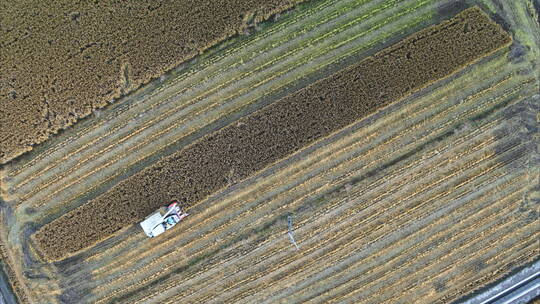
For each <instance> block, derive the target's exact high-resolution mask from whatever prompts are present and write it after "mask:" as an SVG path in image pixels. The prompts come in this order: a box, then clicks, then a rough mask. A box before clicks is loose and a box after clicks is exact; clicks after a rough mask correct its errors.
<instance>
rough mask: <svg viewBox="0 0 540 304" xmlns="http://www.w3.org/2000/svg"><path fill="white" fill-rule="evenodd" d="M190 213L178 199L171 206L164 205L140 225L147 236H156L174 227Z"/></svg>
mask: <svg viewBox="0 0 540 304" xmlns="http://www.w3.org/2000/svg"><path fill="white" fill-rule="evenodd" d="M188 215H189V214H187V213H185V212H184V211H182V208H181V207H180V204H179V203H178V202H177V201H173V202H172V203H171V204H170V205H169V206H167V207H165V206H163V207H161V208H159V209H158V210H157V211H156V212H154V213H152V214H151V215H149V216H147V217H146V218H145V219H144V221H142V222H141V223H140V225H141V227H142V229H143V230H144V233H146V235H147V236H149V237H156V236H158V235H160V234H162V233H163V232H165V231H167V230H169V229H171V228H172V227H174V226H175V225H176V224H178V223H179V222H180V221H182V220H183V219H184V218H185V217H186V216H188Z"/></svg>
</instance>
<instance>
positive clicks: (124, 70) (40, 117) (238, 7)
mask: <svg viewBox="0 0 540 304" xmlns="http://www.w3.org/2000/svg"><path fill="white" fill-rule="evenodd" d="M296 2H299V1H298V0H256V1H253V0H251V1H248V0H239V1H226V0H225V1H213V0H202V1H187V0H181V1H159V2H155V1H132V2H128V3H125V2H123V1H100V2H96V3H94V2H91V1H83V2H77V3H76V2H70V1H67V2H65V1H64V2H50V1H35V0H25V1H2V2H1V3H0V36H1V37H2V41H0V126H2V127H1V128H0V163H6V162H7V161H9V160H11V159H13V158H14V157H17V156H18V155H20V154H22V153H24V152H26V151H28V150H31V149H32V146H33V145H35V144H37V143H41V142H43V141H45V140H46V139H47V138H48V137H49V136H50V135H51V134H52V133H56V132H57V131H58V130H60V129H62V128H66V127H67V126H69V125H71V124H73V123H75V122H76V121H77V120H78V119H80V118H82V117H85V116H88V115H89V114H91V113H92V110H93V109H96V108H100V107H103V106H105V105H106V104H107V102H110V101H111V100H112V99H114V98H118V97H119V96H120V95H121V94H122V93H125V92H127V91H129V90H132V89H134V88H136V87H138V86H140V85H141V84H143V83H146V82H148V81H149V80H150V79H152V78H155V77H159V76H160V75H162V74H163V73H164V72H166V71H167V70H170V69H172V68H174V67H175V66H177V65H178V64H179V63H181V62H183V61H186V60H188V59H190V58H192V57H194V56H195V55H197V54H199V53H200V52H201V51H203V50H205V49H207V48H209V47H211V46H212V45H215V44H216V43H218V42H220V41H223V40H225V39H226V38H228V37H230V36H232V35H234V34H236V33H238V32H241V31H243V30H244V29H245V28H246V27H247V26H248V25H250V24H253V23H255V22H259V21H262V20H264V19H266V18H269V17H270V16H271V15H273V14H275V13H278V12H281V11H283V10H285V9H287V8H289V7H291V6H292V5H293V3H296Z"/></svg>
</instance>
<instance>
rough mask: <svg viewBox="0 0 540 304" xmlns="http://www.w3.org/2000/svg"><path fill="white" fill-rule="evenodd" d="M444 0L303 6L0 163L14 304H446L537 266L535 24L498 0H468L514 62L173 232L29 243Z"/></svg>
mask: <svg viewBox="0 0 540 304" xmlns="http://www.w3.org/2000/svg"><path fill="white" fill-rule="evenodd" d="M447 2H449V1H435V0H406V1H397V0H395V1H394V0H392V1H382V0H344V1H338V0H322V1H313V2H312V3H309V2H308V3H306V4H305V5H302V6H300V8H299V9H298V10H295V11H293V12H291V13H289V14H287V15H285V16H282V17H281V18H280V19H279V20H278V21H277V22H275V23H273V24H265V25H264V26H263V27H262V28H261V29H260V30H258V31H257V32H255V33H254V34H251V35H249V36H242V37H238V38H235V39H234V41H232V42H231V43H230V44H229V45H228V46H226V47H224V48H223V49H216V50H212V51H211V52H210V53H208V54H205V55H204V56H203V57H202V58H200V60H198V61H196V62H193V63H190V64H188V65H186V66H185V67H184V68H183V69H178V70H176V71H173V72H172V73H170V74H169V75H165V76H164V77H163V79H161V80H159V81H155V82H153V83H151V84H149V85H148V86H146V87H144V88H142V89H140V90H139V91H137V92H135V93H134V94H132V95H130V96H128V97H127V98H126V100H125V101H123V102H122V103H118V104H115V105H112V106H111V107H110V108H108V109H105V110H103V111H102V112H100V113H96V117H94V118H92V119H89V120H87V121H83V122H82V123H81V124H80V125H76V126H75V127H74V128H72V129H71V130H68V131H67V132H65V133H63V134H60V135H59V136H57V137H56V138H54V139H52V140H51V142H50V143H48V144H46V145H44V146H43V147H39V148H37V149H36V150H35V151H33V152H31V153H29V154H28V155H27V156H25V157H23V158H21V159H20V160H19V161H16V162H12V163H10V164H8V165H6V166H4V167H3V168H2V171H1V172H0V180H1V181H2V182H1V194H2V196H1V199H2V203H3V202H5V206H3V207H2V209H1V211H2V222H1V224H2V225H0V227H1V229H0V240H1V241H2V244H3V245H4V244H6V245H7V246H5V247H6V251H7V254H6V255H7V257H8V258H9V263H10V264H11V265H13V266H14V267H12V268H13V269H14V270H15V271H16V272H17V273H18V277H19V281H21V283H23V284H24V286H25V288H24V291H19V293H21V292H22V293H24V294H25V296H26V300H25V301H23V302H36V303H179V302H181V303H276V302H278V303H279V302H282V303H283V302H286V303H304V302H307V303H411V302H413V301H414V302H418V303H448V302H452V301H455V300H458V299H460V298H461V297H463V296H466V295H468V294H470V293H471V292H473V291H474V290H476V289H478V288H481V287H482V286H485V285H486V284H489V283H490V282H493V281H495V280H497V279H499V278H502V277H503V276H504V275H505V274H507V273H510V272H511V271H512V270H513V269H515V268H516V267H518V266H520V265H525V264H526V263H529V262H530V261H532V260H535V259H538V258H539V257H540V252H539V250H538V247H537V239H538V238H539V237H540V232H538V231H537V229H536V230H535V228H534V227H538V225H539V224H540V223H539V220H538V217H537V216H535V214H537V212H538V203H537V202H535V201H534V200H533V198H534V197H535V195H537V191H538V189H535V188H534V186H535V185H534V183H533V182H532V181H534V180H538V178H540V177H539V176H538V172H537V170H536V171H535V170H534V168H537V167H538V166H540V164H537V160H536V158H535V151H536V150H535V147H534V146H533V145H532V144H531V143H532V142H533V141H532V138H534V137H533V136H534V135H533V134H531V131H530V128H529V125H528V121H527V120H526V119H525V118H526V117H530V116H534V115H536V113H534V111H538V109H536V108H534V104H535V103H537V102H538V100H539V99H540V96H538V91H539V90H540V84H539V83H538V75H537V74H536V73H537V72H535V71H533V70H531V69H530V66H531V64H538V58H537V54H538V50H537V49H535V48H534V47H532V46H534V43H536V42H534V41H535V39H534V38H535V37H536V36H535V35H537V33H535V32H534V31H531V32H526V31H522V32H517V33H515V32H514V31H515V30H514V28H515V27H519V26H521V25H523V24H528V25H529V26H534V25H531V24H533V23H531V22H532V21H531V20H529V19H531V18H532V17H534V15H530V12H529V13H527V12H528V11H527V7H528V6H527V4H524V5H521V4H519V3H516V4H503V5H500V6H497V5H494V3H493V2H492V1H491V0H479V1H478V4H480V5H481V7H482V9H484V10H489V9H493V10H494V11H493V12H496V13H497V14H498V15H499V16H503V18H505V21H506V22H507V23H508V24H509V26H510V30H511V33H512V36H513V39H514V41H515V42H516V41H517V43H521V44H525V45H528V46H531V48H530V50H529V51H528V52H525V53H524V54H522V55H520V56H521V57H520V58H518V59H519V60H516V59H512V58H511V57H512V56H514V55H512V54H514V53H515V52H514V47H515V45H513V46H512V47H510V49H504V50H500V51H498V52H497V53H495V54H493V55H491V56H489V57H487V58H484V59H482V60H480V61H479V62H477V63H475V64H474V65H472V66H470V67H467V68H465V69H464V70H462V71H460V72H458V73H457V74H455V75H452V76H451V77H449V78H447V79H444V80H441V81H439V82H437V83H435V84H433V85H431V86H430V87H428V88H426V89H424V90H422V91H421V92H419V93H417V94H414V95H413V96H410V97H408V98H406V99H405V100H402V101H399V102H397V103H395V104H392V105H390V106H388V107H387V108H384V109H383V110H381V111H380V112H378V113H375V114H374V115H371V116H370V117H367V118H366V119H364V120H362V121H358V122H356V123H354V124H353V125H350V126H348V127H346V128H345V129H343V130H340V131H337V132H335V133H333V134H331V135H330V136H328V137H327V138H323V139H321V140H319V141H317V142H315V143H314V144H312V145H311V146H309V147H305V148H304V149H302V150H300V151H298V152H296V153H295V154H293V155H291V156H289V157H287V158H285V159H283V160H281V161H279V162H278V163H276V164H273V165H272V166H270V167H268V168H265V169H263V170H262V171H261V172H257V173H256V174H255V175H254V176H251V177H249V178H248V179H246V180H244V181H240V182H236V181H232V182H231V183H230V187H229V188H228V189H225V190H223V191H220V192H218V193H215V194H213V195H211V196H210V197H208V198H206V199H204V200H202V201H199V202H194V204H192V205H191V207H190V209H189V210H188V211H189V212H190V214H191V215H190V216H189V217H188V218H187V219H186V221H184V222H183V223H181V224H179V225H178V227H175V229H174V233H166V237H163V238H156V239H148V238H146V237H145V236H144V235H143V234H142V233H141V231H140V229H138V228H139V227H135V226H132V227H126V228H125V229H124V230H122V231H120V232H119V233H117V234H116V235H114V236H113V237H112V238H111V239H108V240H106V241H103V242H101V243H98V244H96V245H95V246H92V247H91V248H87V249H86V250H83V251H82V252H79V253H78V254H76V255H74V256H73V257H70V258H67V259H65V260H62V261H58V262H54V263H49V262H47V261H44V260H43V259H42V257H41V255H40V254H39V252H36V251H35V250H36V249H35V246H34V245H35V244H34V240H33V239H32V234H33V233H34V232H35V231H36V230H37V229H39V227H41V226H42V225H43V224H46V223H47V222H50V221H52V220H54V219H56V218H58V217H59V216H61V215H62V214H64V213H66V212H68V211H70V210H72V209H75V208H76V207H78V206H80V205H81V204H83V203H85V202H86V201H87V200H89V199H92V198H95V197H97V196H99V195H100V194H101V193H103V192H104V191H106V190H107V189H109V188H110V187H112V186H113V185H115V184H117V183H119V182H121V181H122V180H124V179H126V178H128V177H130V176H132V175H133V174H135V173H136V172H139V171H140V170H142V169H144V168H145V167H147V166H149V165H151V164H152V163H154V162H155V161H156V160H158V159H160V158H162V157H165V156H167V155H169V154H171V153H173V152H174V151H177V150H179V149H181V148H183V147H185V146H187V145H189V144H190V143H191V142H193V141H194V140H196V139H197V138H200V137H201V136H204V135H205V134H208V133H210V132H212V131H213V130H216V129H219V128H221V127H223V126H225V125H227V124H230V123H234V121H235V120H237V119H238V118H239V117H242V116H244V115H246V114H248V113H250V112H251V111H253V110H254V109H258V108H260V107H262V106H264V105H266V104H269V103H271V102H273V101H275V100H277V99H279V98H280V97H281V96H284V95H286V94H288V93H290V92H293V91H295V90H297V89H298V88H299V87H302V86H305V84H308V83H311V82H313V81H315V80H317V79H320V78H322V77H326V76H325V75H328V73H330V72H331V71H333V70H332V68H333V67H340V68H343V67H345V66H347V65H349V64H351V63H353V62H355V61H357V60H359V59H361V58H364V57H366V56H368V55H370V54H372V53H373V52H375V51H376V50H378V49H380V48H382V46H386V45H388V44H389V43H391V42H392V41H396V40H399V39H400V38H402V37H403V36H404V35H406V34H410V33H412V32H415V31H417V30H418V29H420V28H422V27H425V26H426V25H428V24H433V23H435V22H436V19H437V18H446V17H448V16H446V15H444V13H443V15H440V14H441V12H443V11H444V10H443V9H441V6H444V4H445V3H447ZM525 2H526V1H525ZM524 117H525V118H524ZM535 191H536V192H535ZM535 193H536V194H535ZM535 212H536V213H535ZM287 216H292V218H293V230H294V232H293V233H294V238H295V240H296V242H297V243H298V245H299V250H296V249H295V247H294V245H293V244H291V242H290V241H289V238H288V236H287V234H286V233H287ZM22 269H24V270H25V271H24V272H23V270H22Z"/></svg>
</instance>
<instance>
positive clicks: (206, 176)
mask: <svg viewBox="0 0 540 304" xmlns="http://www.w3.org/2000/svg"><path fill="white" fill-rule="evenodd" d="M510 40H511V39H510V37H509V36H508V35H507V34H506V33H505V32H504V31H502V29H501V28H500V27H499V26H498V25H496V24H495V23H493V22H491V21H490V20H489V18H488V17H487V16H486V15H485V14H484V13H482V12H481V11H480V10H479V9H477V8H472V9H468V10H465V11H463V12H462V13H460V14H459V15H457V16H456V17H454V18H452V19H450V20H448V21H445V22H443V23H441V24H439V25H437V26H432V27H430V28H428V29H425V30H423V31H420V32H418V33H416V34H415V35H412V36H411V37H409V38H407V39H405V40H403V41H401V42H399V43H397V44H395V45H394V46H392V47H390V48H388V49H385V50H383V51H381V52H379V53H378V54H376V55H374V56H372V57H369V58H367V59H365V60H363V61H361V62H359V63H357V64H356V65H354V66H352V67H350V68H348V69H346V70H343V71H341V72H339V73H336V74H334V75H332V76H331V77H329V78H326V79H323V80H321V81H319V82H317V83H315V84H313V85H311V86H309V87H307V88H305V89H303V90H301V91H298V92H296V93H293V94H291V95H289V96H287V97H285V98H283V99H281V100H280V101H278V102H276V103H274V104H271V105H270V106H267V107H266V108H263V109H262V110H260V111H258V112H255V113H254V114H252V115H249V116H247V117H245V118H243V119H241V120H240V121H239V122H238V123H237V124H234V125H231V126H228V127H225V128H223V129H221V130H220V131H218V132H216V133H214V134H211V135H209V136H206V137H204V138H203V139H201V140H199V141H197V142H195V143H194V144H192V145H191V146H189V147H187V148H185V149H183V150H181V151H178V152H177V153H175V154H173V155H172V156H171V157H168V158H166V159H164V160H161V161H160V162H158V163H156V164H155V165H153V166H151V167H149V168H147V169H145V170H144V171H142V172H141V173H139V174H137V175H135V176H133V177H131V178H129V179H127V180H125V181H124V182H122V183H121V184H119V185H117V186H116V187H114V188H113V189H111V190H110V191H109V192H107V193H106V194H104V195H102V196H100V197H98V198H97V199H95V200H93V201H90V202H88V203H87V204H85V205H83V206H82V207H80V208H78V209H76V210H74V211H72V212H70V213H68V214H66V215H64V216H62V217H60V218H58V219H57V220H55V221H53V222H52V223H49V224H47V225H45V226H44V227H43V228H42V229H41V230H40V231H39V232H38V233H37V234H36V235H35V237H36V240H37V241H38V244H39V246H40V247H41V249H42V250H43V252H44V253H45V255H46V256H47V257H48V258H50V259H59V258H62V257H65V256H66V255H69V254H71V253H74V252H76V251H78V250H80V249H82V248H84V247H86V246H89V245H91V244H93V243H95V242H97V241H99V240H101V239H103V238H106V237H107V236H109V235H111V234H112V233H114V232H116V231H118V230H119V229H121V228H122V227H125V226H126V224H129V223H136V222H138V221H139V220H141V219H142V218H143V217H144V216H145V215H147V214H148V213H149V212H151V211H153V210H154V209H155V208H156V207H158V206H160V205H161V204H163V202H165V201H168V200H170V199H171V198H175V199H178V200H180V201H182V202H184V203H186V204H187V205H189V204H190V203H193V202H196V201H198V200H200V199H202V198H204V197H206V196H207V195H208V194H210V193H212V192H214V191H216V190H219V189H221V188H223V187H225V186H227V184H228V183H229V182H231V181H237V180H240V179H243V178H245V177H247V176H249V175H251V174H253V173H254V172H255V171H257V170H260V169H262V168H264V167H266V166H268V165H269V164H271V163H273V162H275V161H277V160H279V159H281V158H283V157H284V156H286V155H289V154H291V153H294V152H295V151H298V150H299V149H301V148H302V147H304V146H306V145H308V144H310V143H312V142H314V141H315V140H317V139H319V138H321V137H324V136H327V135H329V134H330V133H332V132H334V131H336V130H338V129H341V128H343V127H344V126H346V125H348V124H350V123H352V122H354V121H355V120H357V119H359V118H362V117H364V116H366V115H367V114H370V113H373V112H374V111H376V110H377V109H379V108H381V107H383V106H385V105H388V104H389V103H391V102H393V101H396V100H399V99H401V98H403V97H404V96H407V95H410V94H411V93H412V92H414V91H417V90H419V89H420V88H423V87H425V86H427V85H429V84H430V83H432V82H433V81H435V80H438V79H441V78H443V77H445V76H447V75H449V74H451V73H452V72H455V71H456V70H458V69H460V68H462V67H463V66H465V65H468V64H470V63H471V62H473V61H475V60H477V59H478V58H481V57H483V56H485V55H487V54H489V53H491V52H493V51H495V50H497V49H499V48H501V47H503V46H506V45H508V44H509V43H510ZM173 194H174V195H173Z"/></svg>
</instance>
